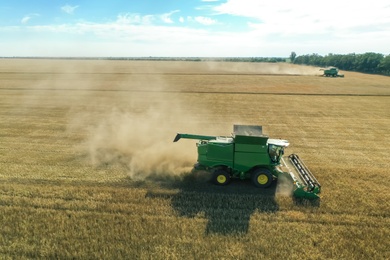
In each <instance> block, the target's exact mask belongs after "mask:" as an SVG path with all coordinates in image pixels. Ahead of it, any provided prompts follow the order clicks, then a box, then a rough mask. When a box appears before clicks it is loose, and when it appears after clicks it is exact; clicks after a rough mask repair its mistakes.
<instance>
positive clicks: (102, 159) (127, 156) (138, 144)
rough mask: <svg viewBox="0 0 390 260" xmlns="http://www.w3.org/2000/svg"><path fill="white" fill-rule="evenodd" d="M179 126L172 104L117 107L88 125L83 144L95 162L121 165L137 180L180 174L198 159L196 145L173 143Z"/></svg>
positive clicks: (178, 175) (93, 162) (97, 164)
mask: <svg viewBox="0 0 390 260" xmlns="http://www.w3.org/2000/svg"><path fill="white" fill-rule="evenodd" d="M178 127H179V126H178V123H177V114H176V115H175V114H173V112H172V111H171V110H170V109H169V107H161V106H157V107H155V106H152V107H149V108H148V109H146V110H145V111H142V112H139V111H138V112H134V111H123V110H122V109H118V108H113V109H111V111H110V112H107V113H105V114H104V115H103V116H102V117H101V118H100V119H99V120H98V122H97V123H96V124H95V125H93V126H90V127H89V128H88V138H87V139H86V140H85V142H84V144H83V147H84V149H85V151H86V152H87V154H88V159H89V161H90V163H91V164H92V165H93V166H95V167H101V166H119V167H121V168H124V169H125V170H126V171H127V174H128V175H129V176H130V177H131V178H132V179H134V180H144V179H146V178H149V177H153V178H155V179H156V178H157V179H158V178H164V179H166V178H171V177H175V178H180V177H181V176H182V175H183V174H184V173H188V172H190V171H191V169H192V167H193V164H194V163H195V162H196V147H195V142H192V143H188V142H181V143H180V142H178V143H173V138H174V137H175V134H176V132H175V131H177V129H178Z"/></svg>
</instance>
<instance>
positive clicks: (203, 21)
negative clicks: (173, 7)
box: [183, 16, 217, 25]
mask: <svg viewBox="0 0 390 260" xmlns="http://www.w3.org/2000/svg"><path fill="white" fill-rule="evenodd" d="M183 21H184V18H183ZM187 21H188V22H196V23H200V24H202V25H213V24H217V20H214V19H211V18H210V17H204V16H195V17H192V16H187Z"/></svg>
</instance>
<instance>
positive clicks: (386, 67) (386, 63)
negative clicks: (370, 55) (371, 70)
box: [378, 54, 390, 75]
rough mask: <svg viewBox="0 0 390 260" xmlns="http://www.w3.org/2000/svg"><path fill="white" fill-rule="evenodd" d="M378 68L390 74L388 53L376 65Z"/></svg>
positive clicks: (383, 72)
mask: <svg viewBox="0 0 390 260" xmlns="http://www.w3.org/2000/svg"><path fill="white" fill-rule="evenodd" d="M378 70H379V72H380V73H382V74H385V75H390V54H389V55H387V56H386V57H384V58H383V59H382V61H381V63H380V64H379V65H378Z"/></svg>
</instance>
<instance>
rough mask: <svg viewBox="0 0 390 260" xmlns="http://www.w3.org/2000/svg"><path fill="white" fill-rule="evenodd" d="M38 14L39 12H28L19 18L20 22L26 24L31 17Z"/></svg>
mask: <svg viewBox="0 0 390 260" xmlns="http://www.w3.org/2000/svg"><path fill="white" fill-rule="evenodd" d="M36 16H39V14H28V15H26V16H25V17H23V18H22V20H20V23H22V24H27V23H28V22H29V21H30V20H31V19H32V18H33V17H36Z"/></svg>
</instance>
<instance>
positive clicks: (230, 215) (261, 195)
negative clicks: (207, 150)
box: [146, 175, 279, 234]
mask: <svg viewBox="0 0 390 260" xmlns="http://www.w3.org/2000/svg"><path fill="white" fill-rule="evenodd" d="M191 176H192V177H191ZM168 186H169V187H166V188H172V189H179V192H178V193H175V194H173V195H171V196H169V197H170V198H171V205H172V207H173V209H174V210H175V211H176V212H177V213H178V214H179V216H185V217H188V218H193V217H195V216H196V215H198V214H204V216H205V217H206V218H207V220H208V222H207V226H206V230H205V233H206V234H215V233H217V234H234V233H247V232H248V230H249V222H250V218H251V215H252V214H253V213H255V212H256V211H257V212H276V211H278V209H279V207H278V204H277V203H276V201H275V192H276V182H274V183H273V184H272V186H271V187H269V188H267V189H259V188H256V187H254V186H253V185H252V183H251V182H249V181H240V180H233V181H232V182H231V183H230V184H229V185H227V186H216V185H214V184H212V183H211V182H210V181H204V180H203V181H200V180H197V179H196V178H194V177H193V175H188V176H187V178H185V179H184V180H183V181H180V182H179V181H175V182H174V183H171V184H169V185H168ZM146 196H147V197H152V198H153V197H165V196H166V194H165V195H164V194H161V193H159V192H154V191H149V192H148V193H147V195H146Z"/></svg>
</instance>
